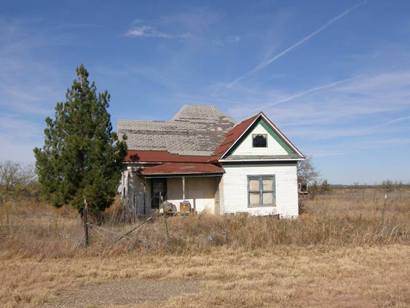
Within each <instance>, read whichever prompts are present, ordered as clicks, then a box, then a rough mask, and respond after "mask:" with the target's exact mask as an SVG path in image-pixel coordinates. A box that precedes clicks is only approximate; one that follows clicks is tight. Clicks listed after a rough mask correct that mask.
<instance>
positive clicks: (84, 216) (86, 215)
mask: <svg viewBox="0 0 410 308" xmlns="http://www.w3.org/2000/svg"><path fill="white" fill-rule="evenodd" d="M83 223H84V245H85V247H88V244H89V237H88V205H87V200H86V199H84V209H83Z"/></svg>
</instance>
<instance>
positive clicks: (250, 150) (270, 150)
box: [232, 123, 288, 155]
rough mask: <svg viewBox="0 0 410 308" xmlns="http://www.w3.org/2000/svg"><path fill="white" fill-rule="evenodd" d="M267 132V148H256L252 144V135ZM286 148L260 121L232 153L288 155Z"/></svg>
mask: <svg viewBox="0 0 410 308" xmlns="http://www.w3.org/2000/svg"><path fill="white" fill-rule="evenodd" d="M254 134H265V135H266V136H267V147H266V148H254V147H253V146H252V135H254ZM286 154H288V153H287V152H286V150H285V149H284V148H283V147H282V146H281V145H280V144H279V143H278V142H277V141H276V140H275V139H274V138H273V137H272V136H271V135H270V134H269V132H268V131H267V130H266V129H265V128H264V127H263V126H262V124H261V123H259V124H258V125H257V126H256V127H255V128H254V129H253V131H252V132H251V133H250V134H249V135H248V136H247V137H246V138H245V139H244V140H243V141H242V143H241V144H240V145H239V146H238V147H237V148H236V149H235V151H234V152H233V153H232V155H286Z"/></svg>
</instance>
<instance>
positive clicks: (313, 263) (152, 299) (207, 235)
mask: <svg viewBox="0 0 410 308" xmlns="http://www.w3.org/2000/svg"><path fill="white" fill-rule="evenodd" d="M114 213H116V211H115V210H111V211H110V212H109V213H107V216H108V219H107V222H106V223H105V224H103V225H102V226H100V227H99V226H94V227H92V228H91V231H90V232H91V245H90V247H88V248H84V247H83V243H82V227H81V222H80V220H79V218H78V217H77V214H76V213H75V212H74V211H72V210H70V209H64V208H63V209H58V210H57V209H53V208H51V207H49V206H47V205H45V204H37V203H33V202H28V201H20V202H8V203H7V204H3V205H0V224H1V225H0V281H1V284H0V303H1V304H0V305H1V306H4V307H20V306H46V307H53V306H57V307H73V306H77V307H97V306H115V307H118V306H121V307H134V306H141V307H158V306H162V307H181V306H182V307H208V306H228V307H238V306H245V307H255V306H267V307H272V306H279V307H288V306H296V307H307V306H310V307H311V306H316V307H330V306H332V307H334V306H336V307H385V306H386V307H390V306H392V307H409V306H410V262H409V260H410V245H409V244H410V190H409V189H405V188H402V189H401V190H396V191H394V192H392V193H389V198H388V199H387V201H385V200H384V191H382V190H378V189H372V188H368V189H335V190H333V191H331V192H329V193H326V194H321V195H318V196H316V197H315V198H314V199H310V200H306V201H305V206H304V213H303V214H302V215H301V216H300V218H298V219H296V220H277V219H274V218H272V217H270V218H269V217H264V218H256V217H246V216H235V217H215V216H210V215H198V216H195V217H172V218H168V219H167V220H166V223H167V226H166V225H165V220H164V219H163V218H157V219H155V221H153V222H149V223H146V224H145V225H143V226H142V227H141V228H140V229H138V230H137V231H136V232H134V233H131V234H130V235H129V236H127V237H125V238H124V239H122V240H119V241H117V239H118V238H119V236H120V235H121V234H123V233H124V232H125V231H127V230H130V229H131V228H132V227H133V225H129V224H128V225H127V224H118V223H116V224H114V223H112V222H111V221H112V219H110V218H112V217H114ZM166 227H168V233H169V235H168V236H167V232H166Z"/></svg>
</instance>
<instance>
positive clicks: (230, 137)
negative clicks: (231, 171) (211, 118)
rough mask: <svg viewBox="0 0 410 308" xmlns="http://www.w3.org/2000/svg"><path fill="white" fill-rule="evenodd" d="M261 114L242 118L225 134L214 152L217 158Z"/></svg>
mask: <svg viewBox="0 0 410 308" xmlns="http://www.w3.org/2000/svg"><path fill="white" fill-rule="evenodd" d="M260 115H261V113H258V114H257V115H255V116H253V117H251V118H249V119H246V120H243V121H242V122H241V123H239V124H237V125H235V126H234V127H233V128H232V129H231V130H230V131H229V132H228V133H227V134H226V135H225V139H224V140H223V141H222V143H221V144H220V145H219V146H218V147H217V148H216V150H215V152H214V154H215V155H216V156H217V158H221V156H222V155H223V154H225V152H226V151H228V149H229V148H230V147H231V146H232V145H233V144H234V143H235V142H236V141H237V140H238V138H239V137H240V136H241V135H242V134H243V133H244V132H245V131H246V130H247V129H248V128H249V126H251V124H252V123H253V122H254V121H255V120H256V119H257V118H258V117H259V116H260Z"/></svg>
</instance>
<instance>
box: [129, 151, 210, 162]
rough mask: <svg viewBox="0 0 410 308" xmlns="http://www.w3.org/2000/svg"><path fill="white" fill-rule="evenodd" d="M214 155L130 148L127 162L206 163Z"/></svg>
mask: <svg viewBox="0 0 410 308" xmlns="http://www.w3.org/2000/svg"><path fill="white" fill-rule="evenodd" d="M212 158H213V157H212V156H198V155H178V154H173V153H170V152H168V151H138V150H128V152H127V155H126V156H125V161H126V162H149V163H152V162H161V163H162V162H165V163H166V162H173V163H178V162H179V163H206V162H209V161H211V160H212Z"/></svg>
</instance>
